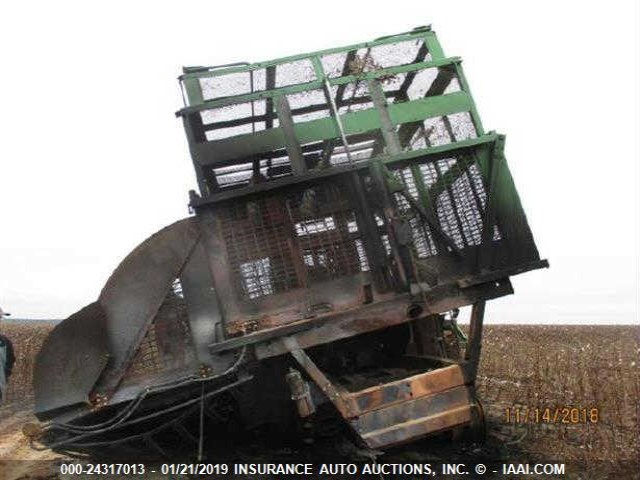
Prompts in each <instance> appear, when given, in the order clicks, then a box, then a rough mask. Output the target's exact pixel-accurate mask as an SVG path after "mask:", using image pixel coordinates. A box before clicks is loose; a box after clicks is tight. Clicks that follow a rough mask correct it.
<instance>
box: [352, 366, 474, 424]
mask: <svg viewBox="0 0 640 480" xmlns="http://www.w3.org/2000/svg"><path fill="white" fill-rule="evenodd" d="M464 383H465V379H464V374H463V372H462V368H460V366H459V365H451V366H449V367H444V368H439V369H437V370H433V371H430V372H426V373H422V374H420V375H414V376H413V377H409V378H405V379H403V380H398V381H396V382H391V383H385V384H383V385H379V386H375V387H371V388H367V389H365V390H360V391H358V392H354V393H351V394H349V397H350V398H351V399H352V400H353V401H355V403H356V405H357V406H358V415H361V414H363V413H367V412H371V411H374V410H378V409H380V408H387V407H390V406H392V405H395V404H397V403H402V402H405V401H408V400H411V399H417V398H420V397H424V396H427V395H433V394H435V393H439V392H442V391H445V390H448V389H450V388H454V387H458V386H461V385H464Z"/></svg>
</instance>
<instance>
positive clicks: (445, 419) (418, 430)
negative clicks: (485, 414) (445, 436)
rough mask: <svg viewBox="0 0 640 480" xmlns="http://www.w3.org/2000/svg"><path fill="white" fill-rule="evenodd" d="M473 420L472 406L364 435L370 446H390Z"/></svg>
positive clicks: (466, 423)
mask: <svg viewBox="0 0 640 480" xmlns="http://www.w3.org/2000/svg"><path fill="white" fill-rule="evenodd" d="M470 422H471V407H470V406H464V407H458V408H456V409H452V410H449V411H446V412H443V413H439V414H437V415H433V416H430V417H427V418H418V419H416V420H412V421H409V422H407V423H405V424H402V425H395V426H394V427H391V428H388V429H385V430H379V431H376V432H371V433H370V434H367V435H363V439H364V441H365V443H366V444H367V446H368V447H369V448H389V447H392V446H394V445H399V444H402V443H405V442H409V441H412V440H415V439H417V438H420V437H424V436H426V435H430V434H434V433H437V432H442V431H445V430H450V429H452V428H454V427H458V426H464V425H468V424H469V423H470Z"/></svg>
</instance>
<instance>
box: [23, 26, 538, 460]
mask: <svg viewBox="0 0 640 480" xmlns="http://www.w3.org/2000/svg"><path fill="white" fill-rule="evenodd" d="M179 80H180V85H181V88H182V91H183V94H184V99H185V106H184V108H182V109H181V110H180V111H179V112H178V113H177V115H178V117H180V118H181V119H182V121H183V123H184V128H185V131H186V134H187V139H188V143H189V147H190V153H191V157H192V159H193V165H194V168H195V172H196V176H197V180H198V187H199V193H196V192H193V191H192V192H190V208H191V210H192V211H193V215H192V216H189V217H188V218H185V219H182V220H179V221H177V222H176V223H174V224H172V225H170V226H168V227H166V228H164V229H162V230H160V231H159V232H158V233H156V234H155V235H153V236H151V237H150V238H149V239H147V240H146V241H145V242H143V243H142V244H141V245H140V246H139V247H137V248H136V249H135V250H134V251H133V252H131V253H130V254H129V255H128V256H127V257H126V258H125V259H124V261H123V262H122V263H121V264H120V265H119V266H118V268H117V269H116V270H115V271H114V273H113V274H112V275H111V277H110V278H109V280H108V281H107V283H106V285H105V287H104V289H103V290H102V292H101V293H100V296H99V298H98V299H97V300H96V302H94V303H92V304H91V305H89V306H87V307H85V308H84V309H82V310H80V311H79V312H77V313H75V314H74V315H72V316H70V317H69V318H68V319H66V320H65V321H63V322H62V323H60V324H59V325H58V326H57V327H56V328H55V329H54V330H53V331H52V333H51V334H50V335H49V337H48V338H47V340H46V342H45V344H44V346H43V347H42V350H41V352H40V354H39V356H38V358H37V364H36V368H35V375H34V386H35V395H36V399H35V409H36V414H37V416H38V418H39V419H40V420H42V421H45V422H46V434H45V435H44V436H43V442H44V443H45V444H47V445H48V446H50V447H53V448H65V449H74V448H77V449H81V448H90V447H99V446H101V445H114V444H119V443H122V442H138V441H140V440H142V441H146V442H147V443H150V444H153V445H155V446H157V447H158V448H161V449H166V448H167V447H166V445H165V446H162V445H158V442H156V440H155V435H156V434H157V433H158V432H159V431H160V430H161V429H166V428H173V429H175V430H176V431H179V432H182V433H183V434H184V435H185V436H186V437H189V436H191V437H193V436H196V435H197V433H198V432H196V431H194V428H195V427H193V424H192V423H190V422H189V421H188V419H189V416H192V415H193V414H194V413H195V414H196V415H197V412H199V411H201V410H200V409H202V411H204V412H205V413H206V416H207V417H210V418H211V419H212V421H213V420H214V419H216V418H218V419H220V418H226V419H228V418H229V416H230V415H233V416H234V418H236V419H239V420H237V421H239V422H240V423H241V424H242V425H244V426H245V427H246V428H254V427H257V426H260V425H264V424H267V423H275V424H278V425H280V427H283V428H291V427H290V426H291V425H294V424H295V423H296V421H297V420H299V419H300V417H302V418H304V419H305V422H304V423H305V424H307V425H309V424H313V423H314V422H315V421H319V420H317V419H318V418H319V414H320V412H322V411H329V410H330V411H332V412H333V413H334V414H335V416H336V418H338V419H341V420H340V422H342V425H346V426H347V427H348V429H349V430H350V431H351V434H352V435H353V438H354V439H355V441H356V442H359V443H360V444H361V445H362V446H363V447H367V448H375V449H385V448H388V447H391V446H393V445H397V444H400V443H404V442H408V441H412V440H414V439H417V438H420V437H423V436H426V435H430V434H434V433H438V432H446V431H464V430H465V429H466V428H468V427H474V426H477V425H478V424H481V423H482V421H483V420H482V415H481V408H480V406H479V403H478V400H477V398H476V397H475V392H474V383H475V379H476V371H477V367H478V360H479V355H480V347H481V335H482V322H483V314H484V309H485V302H486V301H487V300H490V299H493V298H497V297H501V296H504V295H509V294H511V293H513V290H512V287H511V283H510V280H509V277H510V276H511V275H515V274H518V273H522V272H526V271H528V270H532V269H537V268H542V267H545V266H547V263H546V261H544V260H541V259H540V257H539V255H538V251H537V248H536V245H535V243H534V240H533V237H532V234H531V231H530V229H529V226H528V224H527V220H526V218H525V214H524V212H523V209H522V206H521V204H520V200H519V198H518V194H517V192H516V189H515V187H514V184H513V181H512V178H511V174H510V172H509V168H508V166H507V162H506V160H505V156H504V142H505V137H504V136H503V135H499V134H496V133H493V132H488V133H487V132H485V130H484V128H483V126H482V123H481V121H480V117H479V115H478V112H477V111H476V108H475V106H474V102H473V99H472V97H471V94H470V91H469V86H468V84H467V81H466V79H465V76H464V74H463V70H462V67H461V60H460V59H459V58H458V57H447V56H445V54H444V52H443V50H442V48H441V46H440V44H439V42H438V40H437V38H436V35H435V33H434V32H433V31H432V30H431V29H430V28H428V27H420V28H416V29H414V30H412V31H411V32H408V33H402V34H399V35H393V36H388V37H382V38H379V39H377V40H374V41H372V42H367V43H362V44H358V45H351V46H348V47H342V48H333V49H330V50H324V51H319V52H314V53H309V54H303V55H297V56H292V57H287V58H282V59H278V60H272V61H268V62H259V63H251V64H250V63H238V64H233V65H224V66H217V67H189V68H184V73H183V75H182V76H181V77H180V79H179ZM462 307H469V308H470V309H471V313H470V328H469V332H468V338H466V337H465V335H464V334H463V333H462V331H461V330H460V329H459V328H458V326H457V321H456V317H457V314H458V311H459V309H460V308H462ZM204 425H205V426H206V424H204ZM199 428H203V423H200V427H199Z"/></svg>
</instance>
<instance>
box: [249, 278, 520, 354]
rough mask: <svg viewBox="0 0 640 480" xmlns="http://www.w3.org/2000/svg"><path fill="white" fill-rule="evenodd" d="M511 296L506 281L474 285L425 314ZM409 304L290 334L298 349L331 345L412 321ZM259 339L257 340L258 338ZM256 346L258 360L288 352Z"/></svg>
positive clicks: (379, 306)
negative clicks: (341, 340)
mask: <svg viewBox="0 0 640 480" xmlns="http://www.w3.org/2000/svg"><path fill="white" fill-rule="evenodd" d="M511 292H513V290H512V288H511V284H510V282H509V281H508V280H503V281H501V282H496V283H489V284H482V285H476V286H474V287H470V288H468V289H465V290H460V289H459V288H457V287H455V286H453V287H452V291H451V293H450V295H447V296H444V297H442V298H438V297H434V298H433V301H431V298H430V295H427V300H428V303H427V304H426V305H425V313H429V314H430V313H441V312H446V311H449V310H452V309H454V308H459V307H461V306H464V305H469V304H471V303H474V302H475V301H477V300H478V299H481V298H495V297H500V296H503V295H506V294H508V293H511ZM410 304H411V301H410V296H409V295H398V296H397V297H396V298H395V299H394V300H388V301H384V302H379V303H374V304H369V305H363V306H362V307H360V308H358V309H357V310H353V311H347V312H341V313H338V314H335V315H326V316H320V317H318V318H317V319H315V320H314V324H315V328H313V329H311V330H306V331H303V332H300V333H296V334H293V337H295V340H296V342H297V343H298V344H299V345H300V348H309V347H312V346H314V345H320V344H324V343H330V342H334V341H336V340H339V339H341V338H346V337H350V336H353V335H357V334H360V333H365V332H371V331H374V330H379V329H382V328H388V327H392V326H394V325H398V324H400V323H403V322H408V321H410V320H412V318H410V317H408V316H407V307H408V306H409V305H410ZM258 338H259V337H258ZM258 338H257V339H256V340H257V341H258V342H260V343H256V346H255V354H256V357H257V358H259V359H260V358H268V357H274V356H277V355H283V354H285V353H287V352H288V351H289V349H288V348H287V347H286V345H284V344H283V343H282V342H281V341H280V340H279V339H273V340H269V341H266V342H261V341H260V340H258Z"/></svg>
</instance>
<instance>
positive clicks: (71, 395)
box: [33, 302, 109, 416]
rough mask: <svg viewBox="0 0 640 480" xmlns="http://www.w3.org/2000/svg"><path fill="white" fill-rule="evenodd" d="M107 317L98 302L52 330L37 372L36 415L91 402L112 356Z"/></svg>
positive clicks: (34, 374) (34, 379)
mask: <svg viewBox="0 0 640 480" xmlns="http://www.w3.org/2000/svg"><path fill="white" fill-rule="evenodd" d="M105 320H106V318H105V314H104V310H103V309H102V307H101V306H100V304H99V303H98V302H94V303H92V304H90V305H88V306H86V307H84V308H83V309H82V310H80V311H79V312H76V313H74V314H73V315H71V316H70V317H69V318H67V319H66V320H65V321H63V322H61V323H59V324H58V325H56V327H55V328H54V329H53V330H52V331H51V333H49V335H48V336H47V338H46V339H45V341H44V344H43V345H42V348H41V349H40V351H39V352H38V355H37V357H36V363H35V366H34V372H33V389H34V393H35V411H36V414H38V415H39V416H40V414H42V413H44V412H49V411H52V410H56V409H59V408H63V407H69V406H73V405H76V404H83V403H87V402H88V400H89V398H88V396H89V392H90V391H91V389H92V387H93V385H94V384H95V383H96V380H97V379H98V377H99V376H100V374H101V373H102V370H103V369H104V367H105V366H106V365H107V361H108V358H109V355H108V353H109V350H108V347H107V334H106V321H105Z"/></svg>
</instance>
